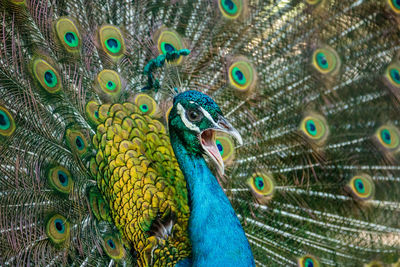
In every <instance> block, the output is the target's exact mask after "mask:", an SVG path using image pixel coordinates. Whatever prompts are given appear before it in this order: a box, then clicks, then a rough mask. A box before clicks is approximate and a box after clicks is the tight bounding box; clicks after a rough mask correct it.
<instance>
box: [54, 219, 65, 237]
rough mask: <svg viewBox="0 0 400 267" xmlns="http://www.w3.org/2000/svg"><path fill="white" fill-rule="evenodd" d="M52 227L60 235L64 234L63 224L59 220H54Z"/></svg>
mask: <svg viewBox="0 0 400 267" xmlns="http://www.w3.org/2000/svg"><path fill="white" fill-rule="evenodd" d="M54 226H55V227H56V230H57V231H58V232H59V233H60V234H63V233H64V232H65V227H64V222H63V221H62V220H61V219H55V220H54Z"/></svg>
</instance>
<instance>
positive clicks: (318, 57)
mask: <svg viewBox="0 0 400 267" xmlns="http://www.w3.org/2000/svg"><path fill="white" fill-rule="evenodd" d="M313 66H314V67H315V68H316V69H317V70H318V71H319V72H320V73H322V74H333V73H336V71H337V70H338V69H339V67H340V59H339V56H338V55H337V53H336V51H335V50H333V49H332V48H331V47H328V46H325V47H321V48H318V49H316V50H315V51H314V53H313Z"/></svg>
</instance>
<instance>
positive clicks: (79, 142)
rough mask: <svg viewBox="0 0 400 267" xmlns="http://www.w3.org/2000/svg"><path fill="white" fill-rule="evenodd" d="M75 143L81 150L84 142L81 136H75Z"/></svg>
mask: <svg viewBox="0 0 400 267" xmlns="http://www.w3.org/2000/svg"><path fill="white" fill-rule="evenodd" d="M75 144H76V147H77V148H78V149H79V150H83V149H84V148H85V142H83V140H82V137H80V136H77V137H76V138H75Z"/></svg>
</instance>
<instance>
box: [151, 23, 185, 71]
mask: <svg viewBox="0 0 400 267" xmlns="http://www.w3.org/2000/svg"><path fill="white" fill-rule="evenodd" d="M156 38H157V39H156V41H157V48H158V52H159V53H160V54H164V55H165V54H166V53H167V52H172V51H178V50H181V49H184V48H185V45H184V42H183V39H182V37H181V36H180V35H179V34H178V33H177V32H175V31H173V30H169V29H167V28H164V27H162V28H161V29H159V30H158V31H157V32H156ZM181 61H182V57H179V58H178V59H176V60H175V61H174V62H173V64H180V63H181Z"/></svg>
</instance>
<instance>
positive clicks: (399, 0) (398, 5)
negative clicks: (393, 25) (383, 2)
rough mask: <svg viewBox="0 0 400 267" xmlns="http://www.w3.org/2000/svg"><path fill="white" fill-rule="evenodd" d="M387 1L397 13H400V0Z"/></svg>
mask: <svg viewBox="0 0 400 267" xmlns="http://www.w3.org/2000/svg"><path fill="white" fill-rule="evenodd" d="M387 2H388V4H389V6H390V8H391V9H392V10H393V11H394V12H395V13H396V14H400V0H387Z"/></svg>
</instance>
